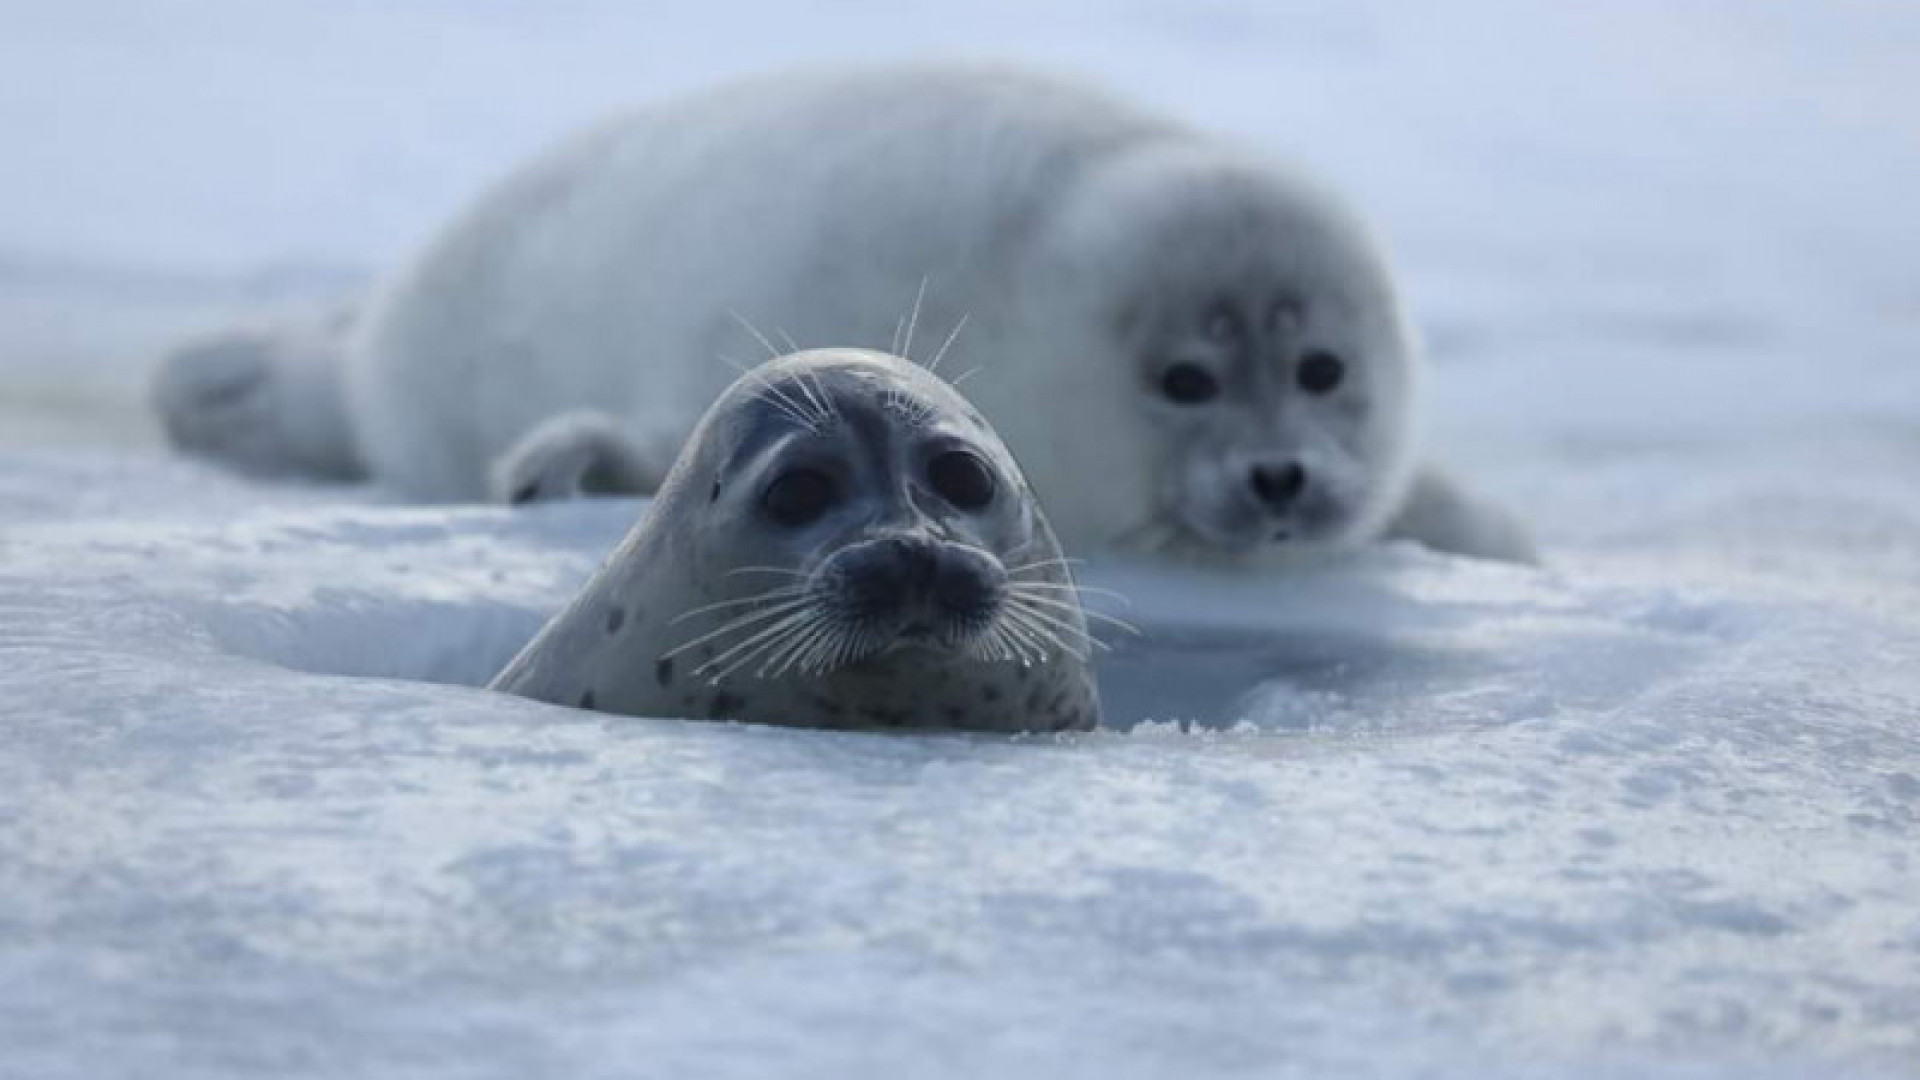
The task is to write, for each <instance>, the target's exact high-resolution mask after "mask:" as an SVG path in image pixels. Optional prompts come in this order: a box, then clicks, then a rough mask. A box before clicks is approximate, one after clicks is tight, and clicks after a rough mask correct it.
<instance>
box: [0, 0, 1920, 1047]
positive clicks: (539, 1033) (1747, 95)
mask: <svg viewBox="0 0 1920 1080" xmlns="http://www.w3.org/2000/svg"><path fill="white" fill-rule="evenodd" d="M931 55H942V56H948V55H966V56H1000V57H1015V58H1026V59H1029V60H1033V61H1036V62H1041V63H1045V64H1048V65H1051V66H1054V67H1061V68H1066V69H1069V70H1075V71H1080V72H1084V73H1087V74H1089V75H1091V76H1094V77H1096V78H1099V79H1100V80H1102V81H1104V82H1107V83H1110V84H1112V85H1114V86H1116V87H1118V88H1120V89H1122V90H1124V91H1127V92H1130V93H1131V94H1133V95H1134V96H1136V97H1138V98H1141V99H1144V100H1146V101H1148V102H1151V103H1154V104H1157V105H1159V106H1162V107H1164V108H1167V109H1169V110H1172V111H1175V112H1177V113H1179V114H1181V115H1183V116H1186V117H1189V118H1191V119H1192V120H1194V121H1195V122H1197V123H1199V124H1202V125H1204V126H1207V127H1210V128H1213V129H1217V130H1219V131H1221V132H1224V133H1227V134H1229V135H1232V136H1234V137H1237V138H1241V139H1244V140H1247V141H1250V142H1252V143H1254V144H1257V145H1259V146H1261V147H1264V148H1266V149H1269V150H1270V151H1272V152H1273V153H1275V154H1277V155H1281V156H1285V157H1290V158H1294V159H1298V160H1301V161H1304V162H1306V163H1308V164H1309V165H1310V166H1311V167H1313V168H1314V169H1316V170H1318V171H1319V172H1321V173H1323V174H1325V175H1327V176H1329V177H1331V178H1332V179H1333V180H1335V181H1336V182H1337V183H1339V184H1340V185H1342V186H1344V187H1345V188H1346V189H1347V190H1348V191H1350V192H1351V194H1352V196H1353V197H1354V198H1355V199H1356V200H1357V201H1358V202H1359V203H1361V205H1362V206H1364V207H1365V208H1366V209H1367V210H1368V211H1369V212H1370V213H1371V214H1372V215H1373V216H1374V217H1376V218H1377V219H1378V221H1379V222H1380V223H1381V225H1382V226H1383V228H1384V231H1385V232H1386V233H1387V235H1388V236H1389V238H1390V239H1391V241H1392V242H1393V244H1394V246H1395V248H1396V251H1397V254H1398V256H1399V258H1400V261H1401V264H1402V267H1403V270H1404V277H1405V283H1406V287H1407V291H1408V293H1409V295H1410V298H1411V302H1412V305H1413V307H1414V308H1415V310H1416V313H1417V315H1418V318H1419V321H1420V322H1421V324H1422V326H1423V328H1424V330H1425V332H1426V334H1427V336H1428V339H1429V343H1430V346H1431V352H1432V357H1433V362H1434V367H1435V376H1434V378H1433V380H1432V383H1433V394H1432V401H1431V402H1430V407H1429V417H1430V439H1431V441H1432V442H1433V444H1434V445H1435V447H1436V448H1437V449H1438V450H1439V451H1440V452H1441V454H1442V455H1443V456H1445V457H1448V458H1450V459H1452V460H1454V461H1456V462H1457V463H1459V464H1460V465H1461V466H1462V468H1463V470H1464V471H1467V472H1470V473H1472V474H1474V475H1475V476H1477V477H1479V478H1480V479H1481V482H1482V484H1483V485H1484V486H1485V487H1487V488H1488V489H1490V490H1491V491H1493V492H1494V493H1496V494H1497V495H1499V496H1501V497H1502V498H1505V499H1507V500H1509V501H1510V502H1512V503H1514V504H1516V505H1517V506H1519V507H1521V508H1522V509H1523V510H1524V511H1525V513H1526V514H1527V515H1528V516H1529V517H1530V518H1531V519H1532V520H1533V521H1534V522H1535V523H1536V525H1537V527H1538V528H1539V530H1540V532H1541V534H1542V535H1543V537H1544V539H1545V541H1546V543H1547V546H1548V548H1549V550H1550V552H1551V566H1550V567H1549V568H1547V569H1544V570H1537V571H1535V570H1518V569H1513V568H1505V567H1495V566H1486V565H1477V564H1472V563H1466V562H1461V561H1456V560H1446V559H1440V558H1435V557H1432V556H1429V555H1425V554H1422V553H1419V552H1415V551H1406V550H1389V551H1382V552H1378V553H1375V554H1372V555H1369V556H1368V557H1366V558H1364V559H1361V560H1359V561H1358V562H1357V563H1356V564H1355V565H1353V566H1348V567H1342V568H1338V569H1332V570H1329V571H1327V572H1325V573H1321V574H1314V575H1305V576H1302V577H1301V578H1299V579H1296V580H1289V581H1285V582H1276V583H1273V584H1271V585H1269V586H1265V587H1263V588H1261V589H1257V590H1250V589H1247V588H1245V587H1244V586H1242V585H1239V584H1236V583H1231V582H1220V581H1213V580H1207V579H1202V578H1175V577H1171V576H1167V575H1159V576H1153V577H1147V576H1144V575H1140V574H1137V573H1128V572H1125V571H1122V570H1119V569H1117V568H1096V569H1095V570H1094V571H1093V575H1092V576H1093V577H1094V578H1095V580H1097V581H1099V582H1100V583H1102V584H1108V585H1115V586H1118V587H1120V588H1121V589H1123V590H1124V591H1126V592H1128V593H1130V594H1131V595H1133V597H1134V600H1135V605H1136V606H1135V609H1134V611H1133V615H1132V617H1134V618H1135V619H1136V621H1139V622H1142V623H1143V624H1145V625H1146V627H1147V629H1148V630H1149V633H1148V635H1147V637H1146V638H1145V639H1144V640H1143V641H1141V642H1137V643H1130V644H1127V645H1125V646H1124V647H1123V648H1122V650H1121V651H1122V654H1123V655H1122V657H1121V661H1120V662H1118V663H1114V664H1112V665H1110V667H1109V669H1108V671H1107V673H1106V674H1107V690H1108V702H1109V707H1110V710H1111V711H1112V712H1113V713H1114V716H1113V719H1114V727H1113V730H1110V731H1106V732H1102V733H1099V734H1097V735H1094V736H1091V737H1087V738H1081V739H1073V740H1067V741H1064V742H1054V741H1051V740H1040V741H1036V740H1011V741H1009V740H997V739H969V738H925V739H914V738H885V737H866V736H838V735H826V734H820V733H802V732H781V731H771V730H759V729H751V728H741V727H731V726H718V725H699V724H684V723H678V722H671V723H669V722H657V723H656V722H647V721H631V720H614V719H610V718H603V717H596V716H590V715H587V714H580V713H573V712H568V711H562V710H555V709H548V708H544V707H540V706H535V705H533V704H530V703H526V702H521V701H517V700H508V699H498V698H494V697H492V696H490V695H486V694H484V693H480V692H477V691H474V690H471V689H467V688H464V687H462V686H459V685H432V684H429V683H427V682H422V681H420V680H433V681H434V682H436V683H441V684H446V683H455V684H457V683H463V682H464V683H469V684H470V683H473V682H477V681H479V680H482V679H484V678H485V677H486V675H487V674H488V673H489V672H490V670H491V669H492V668H493V667H494V666H497V664H498V663H499V662H501V661H502V660H503V659H504V657H505V656H506V655H507V654H510V653H511V652H512V650H513V648H514V647H515V646H516V645H517V644H518V643H519V641H520V640H521V639H522V638H524V637H525V635H526V634H528V633H530V632H531V629H532V627H534V626H536V625H537V624H538V622H539V621H540V618H541V617H542V615H543V614H544V613H546V612H547V611H549V610H551V609H552V607H553V606H554V605H555V604H557V603H558V602H559V600H560V599H561V598H562V597H564V596H565V595H566V593H567V591H568V590H569V589H570V588H571V587H572V586H573V585H574V584H575V583H577V582H578V581H579V580H580V579H581V578H582V577H583V576H584V575H585V573H586V572H587V571H588V570H589V569H590V568H591V566H592V565H593V564H594V562H595V561H596V560H597V558H598V557H599V555H600V554H601V553H602V552H603V551H604V550H605V548H606V546H607V545H608V544H609V543H610V542H611V540H612V539H613V538H614V537H615V536H617V535H618V534H619V533H620V532H621V531H622V530H623V529H624V528H625V526H626V524H627V523H628V522H629V521H630V520H631V519H632V517H633V516H634V514H635V513H636V512H637V508H636V507H635V506H634V505H632V504H613V505H598V506H579V507H560V508H554V509H550V510H544V511H538V512H532V513H524V514H505V513H499V512H495V511H490V510H479V509H473V510H433V511H422V510H414V509H407V508H400V507H394V506H390V505H382V503H381V501H380V500H379V499H378V498H377V497H375V496H373V495H371V494H369V493H366V492H353V491H347V492H339V491H324V490H311V489H295V488H280V489H273V488H261V487H255V486H249V485H246V484H244V483H242V482H240V481H237V480H234V479H232V478H229V477H225V476H222V475H220V474H218V473H217V472H214V471H212V470H210V469H207V468H204V467H201V466H197V465H194V464H191V463H186V462H182V461H179V460H176V459H171V458H168V457H167V456H165V455H164V454H163V453H162V452H161V451H160V449H159V448H158V446H157V444H156V442H155V440H154V436H153V427H152V425H151V422H150V421H149V420H148V419H147V417H146V415H145V412H144V406H143V402H142V399H141V393H142V379H143V377H144V372H145V370H146V365H147V364H148V363H149V362H150V360H151V358H152V355H153V353H154V352H155V350H156V349H157V348H159V347H160V346H162V345H164V344H165V343H166V342H168V341H169V340H171V339H173V337H174V336H175V335H177V334H180V333H182V332H186V331H189V330H193V329H197V328H201V327H205V326H209V325H217V324H219V323H220V322H222V321H224V320H227V319H230V318H235V317H245V316H252V315H258V314H261V313H265V312H271V311H275V310H282V309H286V308H292V307H303V306H309V305H313V304H318V303H324V302H325V301H327V300H329V299H331V298H333V297H335V296H339V295H343V294H350V293H352V292H354V291H355V290H357V289H359V288H361V287H363V286H364V284H365V283H366V282H367V281H368V280H370V279H371V278H372V277H373V276H374V275H376V274H377V273H378V272H379V270H380V269H381V268H382V267H385V266H387V265H390V264H391V263H392V262H393V261H394V260H395V259H397V258H398V257H400V256H401V255H402V254H403V253H404V252H406V251H407V250H409V249H410V248H411V247H412V246H413V245H415V244H417V243H418V242H419V241H420V240H422V239H423V238H424V236H425V235H426V234H427V233H428V231H429V230H431V229H432V228H434V227H435V226H436V225H437V224H438V223H439V222H440V221H441V220H442V219H443V218H444V217H445V216H446V215H447V214H448V213H449V212H450V211H451V210H452V209H454V208H456V207H457V206H458V205H459V204H460V202H461V201H462V200H463V199H464V198H466V197H467V196H469V195H470V194H471V193H472V192H473V191H474V190H475V189H476V188H477V187H478V186H480V185H482V184H484V183H485V182H487V181H488V180H489V179H490V178H491V177H493V176H494V175H496V174H497V173H498V172H499V171H501V170H502V169H504V168H505V167H507V166H509V165H510V164H511V163H513V162H514V161H516V160H517V159H519V158H520V157H521V156H523V155H524V154H526V153H528V152H530V151H532V150H535V149H537V148H539V147H540V146H542V145H543V144H545V143H546V142H547V141H548V140H550V139H552V138H553V137H555V136H556V135H559V134H561V133H563V132H565V131H567V130H569V129H571V128H572V127H574V126H576V125H578V124H580V123H581V122H583V121H585V120H588V119H591V118H593V117H595V116H596V115H598V114H600V113H601V112H603V111H605V110H606V109H608V108H610V107H614V106H617V105H619V104H622V103H626V102H632V101H639V100H645V99H651V98H655V97H657V96H660V95H662V94H666V93H669V92H672V91H675V90H680V89H686V88H691V87H695V86H699V85H703V84H706V83H708V82H711V81H713V80H714V79H716V78H719V77H722V76H724V75H727V74H730V73H736V72H745V71H752V70H760V69H763V68H765V67H768V66H774V65H781V64H799V63H810V62H825V63H833V62H847V61H853V60H861V59H879V58H905V57H915V56H931ZM1916 56H1920V8H1916V7H1914V6H1913V5H1911V4H1908V3H1896V2H1877V3H1876V2H1867V0H1834V2H1827V3H1821V4H1818V5H1815V4H1807V3H1800V2H1786V0H1718V2H1714V0H1693V2H1687V3H1668V2H1654V0H1622V2H1610V3H1607V4H1597V3H1596V4H1571V3H1563V4H1546V3H1519V2H1512V3H1509V2H1504V0H1462V2H1457V3H1451V4H1444V5H1443V4H1432V5H1429V4H1417V3H1413V2H1406V3H1398V4H1395V3H1386V2H1383V0H1374V2H1371V3H1331V2H1326V3H1314V2H1285V3H1280V2H1276V3H1263V2H1258V0H1236V2H1227V0H1213V2H1198V3H1181V2H1176V0H1138V2H1133V3H1112V4H1093V3H1061V4H1046V5H1041V4H1025V3H1016V2H1012V0H995V2H978V3H969V4H964V5H963V4H952V5H930V4H921V5H913V4H903V3H890V4H880V3H865V2H860V0H838V2H825V3H819V4H812V5H793V6H791V7H776V6H773V5H763V6H751V5H750V6H738V5H727V4H720V3H708V4H699V5H685V6H681V7H678V8H675V9H671V10H655V9H654V6H653V5H630V4H623V3H617V2H613V0H553V2H549V3H542V4H532V3H525V4H508V3H501V2H492V3H488V2H480V3H458V4H456V3H452V2H427V0H416V2H413V3H408V4H404V5H402V4H391V3H377V2H374V0H337V2H333V3H317V2H315V3H292V2H287V3H276V4H258V3H247V2H243V0H201V2H188V0H143V2H136V0H126V2H122V3H101V2H86V0H63V2H62V3H57V4H49V3H43V4H25V3H8V4H5V5H0V135H4V137H5V138H4V146H5V153H4V155H0V722H4V724H5V729H4V743H0V1075H5V1076H9V1077H11V1076H16V1075H17V1076H23V1077H89V1078H94V1077H113V1076H140V1077H155V1076H208V1075H215V1076H256V1075H278V1076H316V1077H318V1076H330V1077H331V1076H347V1075H386V1076H400V1075H404V1076H420V1077H477V1076H500V1077H521V1076H546V1075H552V1076H562V1075H564V1076H627V1075H650V1076H651V1075H658V1076H689V1075H703V1076H704V1075H713V1076H763V1075H771V1074H783V1075H810V1076H836V1077H838V1076H852V1075H866V1076H894V1075H929V1076H982V1075H991V1076H1014V1075H1034V1076H1101V1077H1117V1076H1166V1075H1258V1076H1298V1077H1315V1078H1319V1077H1337V1076H1394V1077H1402V1076H1404V1077H1415V1076H1418V1077H1505V1076H1515V1077H1518V1076H1539V1075H1556V1076H1577V1077H1599V1076H1620V1077H1628V1076H1631V1077H1647V1076H1655V1077H1665V1076H1673V1077H1752V1076H1782V1077H1786V1076H1792V1077H1802V1076H1805V1077H1814V1076H1818V1077H1823V1078H1824V1077H1833V1076H1848V1077H1854V1076H1913V1075H1920V840H1916V832H1915V827H1916V824H1917V819H1920V355H1916V354H1917V353H1920V213H1916V211H1915V202H1914V199H1915V196H1914V194H1913V193H1914V192H1915V191H1916V190H1920V119H1916V117H1917V116H1920V110H1916V108H1915V106H1914V104H1913V103H1914V102H1915V101H1917V100H1920V65H1916V64H1915V63H1914V57H1916ZM343 675H345V676H351V677H346V678H343V677H341V676H343ZM1180 721H1185V722H1187V723H1181V722H1180Z"/></svg>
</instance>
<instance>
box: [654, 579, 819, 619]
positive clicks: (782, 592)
mask: <svg viewBox="0 0 1920 1080" xmlns="http://www.w3.org/2000/svg"><path fill="white" fill-rule="evenodd" d="M806 591H807V587H806V586H805V585H782V586H780V587H779V588H777V589H769V590H768V591H766V592H763V593H755V594H754V595H752V596H744V597H736V598H734V599H732V600H716V601H714V602H713V603H711V604H702V605H700V606H699V607H697V608H689V609H687V610H686V611H683V612H681V613H680V614H678V615H675V616H674V617H673V618H672V619H670V620H669V621H668V625H669V626H671V625H674V624H675V623H683V622H686V621H687V620H688V619H691V618H693V617H694V616H696V615H705V614H706V613H707V612H709V611H719V610H721V609H723V608H730V607H744V606H746V605H748V604H762V603H765V602H767V601H769V600H785V599H790V598H792V597H795V596H799V595H801V594H802V593H804V592H806Z"/></svg>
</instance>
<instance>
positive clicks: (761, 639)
mask: <svg viewBox="0 0 1920 1080" xmlns="http://www.w3.org/2000/svg"><path fill="white" fill-rule="evenodd" d="M816 617H817V613H816V612H815V611H814V609H813V605H812V604H805V605H803V606H802V607H801V608H800V609H799V610H798V611H791V612H788V613H787V614H786V615H785V616H784V617H782V618H780V619H778V620H776V621H775V622H774V623H773V624H772V625H770V626H762V627H760V628H759V629H758V630H755V631H754V632H753V633H752V634H750V635H748V636H747V638H746V640H744V641H737V642H735V643H734V644H733V645H732V646H731V647H730V648H728V649H726V650H725V651H724V652H722V653H720V655H718V656H716V657H714V658H713V659H711V660H709V661H707V662H706V663H704V664H701V665H700V666H699V667H697V668H695V669H694V672H693V673H694V674H695V675H711V674H712V673H713V672H715V671H718V670H719V669H720V668H722V667H724V666H726V665H727V663H728V662H729V661H731V660H733V659H734V658H735V657H737V656H739V655H740V654H741V653H742V652H745V651H746V650H748V649H754V650H755V651H756V652H757V651H758V648H766V647H770V646H769V645H768V643H769V642H777V641H778V640H779V637H780V635H781V634H784V633H787V632H789V631H791V630H793V629H794V628H795V627H797V626H800V625H802V624H804V623H805V622H806V621H807V620H808V619H812V618H816ZM753 655H754V653H748V658H749V659H750V658H751V657H752V656H753ZM735 666H736V667H737V666H738V665H735ZM732 671H733V668H731V667H729V668H727V670H726V671H723V672H721V673H720V674H718V675H713V676H712V680H711V681H713V682H718V681H720V680H721V679H724V678H726V676H727V675H728V674H729V673H731V672H732Z"/></svg>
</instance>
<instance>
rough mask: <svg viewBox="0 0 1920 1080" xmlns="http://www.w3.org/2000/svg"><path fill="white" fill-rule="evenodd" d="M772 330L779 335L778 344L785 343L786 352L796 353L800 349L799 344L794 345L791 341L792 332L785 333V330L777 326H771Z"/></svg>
mask: <svg viewBox="0 0 1920 1080" xmlns="http://www.w3.org/2000/svg"><path fill="white" fill-rule="evenodd" d="M773 332H774V333H775V334H778V335H779V336H780V344H782V345H785V346H786V347H787V351H788V352H790V353H797V352H799V351H800V346H798V345H795V344H794V343H793V335H792V334H789V333H787V332H786V331H785V330H783V329H781V328H780V327H778V326H776V327H774V328H773Z"/></svg>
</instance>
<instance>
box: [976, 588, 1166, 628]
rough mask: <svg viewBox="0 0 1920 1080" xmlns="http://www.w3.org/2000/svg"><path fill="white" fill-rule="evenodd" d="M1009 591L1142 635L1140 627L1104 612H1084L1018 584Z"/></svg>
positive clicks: (1079, 608)
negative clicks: (1036, 593) (1023, 588)
mask: <svg viewBox="0 0 1920 1080" xmlns="http://www.w3.org/2000/svg"><path fill="white" fill-rule="evenodd" d="M1009 591H1010V593H1011V594H1012V595H1017V596H1019V598H1020V599H1021V600H1022V601H1023V602H1026V603H1032V604H1043V605H1045V606H1047V607H1049V608H1055V609H1058V610H1060V611H1065V612H1069V613H1071V612H1076V611H1077V612H1080V613H1081V614H1082V615H1084V616H1086V617H1087V618H1089V619H1098V620H1100V621H1101V622H1103V623H1106V624H1107V625H1109V626H1115V627H1119V628H1120V629H1122V630H1125V631H1126V632H1127V633H1129V634H1139V633H1140V628H1139V627H1137V626H1135V625H1133V624H1132V623H1130V622H1128V621H1127V620H1125V619H1122V618H1119V617H1118V616H1114V615H1108V614H1107V613H1106V612H1104V611H1087V610H1083V609H1082V608H1081V607H1080V605H1079V604H1074V603H1069V602H1068V601H1065V600H1062V599H1060V598H1059V597H1057V596H1036V595H1034V594H1032V593H1029V592H1025V591H1024V590H1022V589H1021V588H1020V586H1019V583H1017V582H1015V583H1012V585H1011V587H1010V590H1009Z"/></svg>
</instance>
